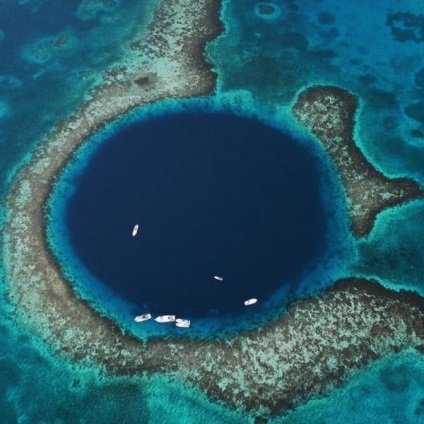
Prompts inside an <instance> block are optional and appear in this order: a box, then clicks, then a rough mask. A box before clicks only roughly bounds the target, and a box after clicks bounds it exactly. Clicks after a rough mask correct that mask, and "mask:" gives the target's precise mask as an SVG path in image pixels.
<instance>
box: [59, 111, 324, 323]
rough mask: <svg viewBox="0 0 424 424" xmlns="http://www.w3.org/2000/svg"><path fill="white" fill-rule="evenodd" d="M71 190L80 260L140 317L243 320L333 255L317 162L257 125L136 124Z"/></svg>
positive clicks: (215, 119)
mask: <svg viewBox="0 0 424 424" xmlns="http://www.w3.org/2000/svg"><path fill="white" fill-rule="evenodd" d="M74 183H75V185H76V190H75V193H74V195H73V196H72V197H71V198H70V200H69V202H68V205H67V217H66V220H67V223H68V230H69V234H70V240H71V243H72V246H73V248H74V250H75V252H76V253H77V254H78V255H79V256H80V258H81V260H82V261H83V262H84V264H85V265H86V267H87V268H88V269H89V270H90V271H91V272H92V273H93V274H94V275H95V276H96V277H97V278H98V279H99V280H100V281H101V282H103V283H104V284H105V285H107V286H108V287H109V288H112V289H113V291H114V292H115V293H117V294H119V295H120V296H121V297H122V298H124V299H125V300H127V301H129V302H131V303H135V304H137V305H139V307H140V310H142V311H144V312H154V313H158V314H171V313H172V314H174V313H175V314H178V315H187V316H190V317H192V318H193V317H198V316H207V315H209V314H211V313H214V314H215V313H216V312H218V313H219V314H228V313H235V312H236V313H237V312H240V311H242V310H244V309H245V306H244V304H243V301H244V300H246V299H248V298H251V297H255V298H258V299H259V300H260V301H263V300H266V299H268V298H269V297H270V296H272V294H273V293H274V292H275V291H276V290H277V289H278V288H280V287H281V286H283V285H287V284H292V285H295V284H296V283H297V282H298V280H299V277H300V274H301V272H302V271H304V270H305V269H306V268H307V266H308V265H310V264H311V262H312V260H313V259H314V258H315V257H316V256H317V255H318V254H320V253H321V252H322V250H323V249H324V248H325V240H324V238H325V227H326V216H325V213H324V209H323V205H322V202H321V197H320V174H319V167H318V161H317V159H316V157H314V156H313V155H312V154H311V153H310V151H309V150H308V149H307V148H306V147H305V146H304V145H302V144H301V143H300V142H298V141H296V140H294V139H292V138H291V137H290V136H289V135H287V134H284V133H282V132H280V131H278V130H276V129H274V128H271V127H269V126H267V125H265V124H263V123H260V122H259V121H256V120H253V119H247V118H241V117H237V116H236V115H231V114H224V113H200V112H199V113H193V112H184V113H178V114H168V115H165V116H162V117H157V118H154V119H151V120H149V121H143V122H141V123H138V124H133V125H131V126H130V127H129V128H126V129H124V130H122V131H120V132H118V133H117V134H115V135H114V136H112V137H110V139H108V140H105V142H104V143H103V145H102V146H101V147H100V148H99V150H98V151H97V152H96V153H95V155H94V156H93V157H92V158H91V160H90V162H89V165H88V167H87V168H86V170H85V171H84V173H83V174H82V175H80V176H79V177H78V181H76V182H74ZM135 224H139V226H140V229H139V232H138V234H137V236H136V237H132V235H131V231H132V228H133V226H134V225H135ZM214 275H218V276H221V277H222V278H223V279H224V280H223V281H217V280H215V279H214V278H213V276H214Z"/></svg>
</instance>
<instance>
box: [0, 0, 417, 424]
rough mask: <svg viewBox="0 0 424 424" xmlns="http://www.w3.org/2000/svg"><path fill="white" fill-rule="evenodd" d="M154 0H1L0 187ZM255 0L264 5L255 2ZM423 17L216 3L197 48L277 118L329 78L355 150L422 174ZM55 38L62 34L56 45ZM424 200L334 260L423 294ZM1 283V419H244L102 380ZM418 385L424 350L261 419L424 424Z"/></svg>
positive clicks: (223, 86)
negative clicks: (351, 108) (10, 298)
mask: <svg viewBox="0 0 424 424" xmlns="http://www.w3.org/2000/svg"><path fill="white" fill-rule="evenodd" d="M153 3H154V1H153V0H151V2H147V3H146V2H135V1H129V0H127V1H125V0H122V1H111V2H107V3H106V5H102V3H99V2H90V1H85V0H83V1H81V2H75V3H74V4H73V5H70V2H65V1H56V2H52V1H50V2H49V1H41V0H28V1H21V2H15V1H12V0H3V1H2V2H1V3H0V12H1V13H0V52H1V53H2V60H1V61H0V148H1V153H2V154H1V156H0V181H1V184H0V195H1V196H2V198H4V196H5V194H6V192H7V186H8V183H9V181H10V179H11V178H12V175H13V174H14V172H15V170H16V168H17V166H18V165H19V163H21V162H22V161H25V160H26V158H27V156H28V155H29V154H30V153H31V152H32V151H33V149H34V146H35V145H36V144H37V143H38V142H39V141H40V140H41V139H42V138H43V136H44V135H45V134H46V133H47V132H48V131H49V129H51V127H52V126H53V125H54V123H56V122H57V121H59V120H60V119H61V118H63V117H66V116H68V115H69V114H71V113H72V111H73V110H75V109H76V108H77V106H78V105H79V104H80V103H81V102H82V101H83V99H85V98H87V97H89V95H90V94H89V90H90V88H92V87H93V86H94V85H95V84H97V83H99V82H100V81H101V74H102V72H103V70H104V69H105V68H107V67H108V66H113V65H114V64H116V63H118V62H119V60H120V58H121V57H123V56H124V55H125V53H126V52H125V48H124V47H125V45H126V43H127V41H128V40H130V39H131V37H132V36H133V34H134V33H135V32H136V31H137V30H138V29H139V26H140V25H142V24H143V22H144V20H145V19H146V17H147V15H148V7H149V6H150V5H151V4H153ZM261 5H262V6H264V5H265V6H272V7H274V8H275V11H274V13H272V14H270V15H264V13H261V10H263V9H261ZM423 15H424V6H423V4H422V3H421V2H418V1H414V0H410V1H407V0H403V1H400V2H396V4H394V2H392V1H390V0H384V1H380V2H378V4H377V3H375V2H374V3H370V2H368V1H365V0H361V1H358V2H354V3H349V4H347V3H343V4H342V3H340V2H335V1H334V0H333V1H330V0H322V1H312V0H310V1H297V2H296V1H276V2H254V1H243V2H236V1H225V2H224V7H223V12H222V18H223V21H224V23H225V25H226V32H225V34H224V35H223V36H221V37H220V38H219V39H217V40H216V41H215V42H213V43H211V44H210V45H209V47H208V57H209V58H210V60H211V61H212V63H213V65H214V67H215V69H216V70H217V72H218V75H219V87H218V91H217V94H216V98H217V102H219V103H222V104H223V105H225V106H226V107H231V108H235V107H242V108H243V110H244V111H245V112H246V113H249V112H250V113H252V114H256V115H259V116H266V117H268V118H269V117H271V118H269V119H270V120H273V119H274V120H275V119H276V116H279V117H283V118H287V117H289V114H288V108H289V106H290V102H292V100H293V96H294V95H295V94H296V93H297V92H298V91H299V90H300V89H302V87H303V86H305V85H313V84H316V83H326V84H336V85H340V86H341V87H343V88H347V89H349V90H351V91H352V92H354V93H356V94H358V95H359V96H360V98H361V110H360V114H359V116H358V127H357V133H356V136H357V141H358V143H359V144H360V146H361V147H362V148H363V150H364V151H365V153H366V155H367V157H368V158H370V159H371V160H372V162H373V163H374V165H375V166H376V167H378V168H379V169H381V170H383V171H384V172H385V173H387V174H388V175H391V176H399V175H402V176H409V177H413V178H415V179H416V180H418V181H419V182H420V183H423V182H424V168H423V166H422V164H423V163H424V161H423V160H424V148H423V147H424V135H423V134H424V123H423V115H422V110H423V109H424V108H423V102H424V94H423V83H422V73H423V71H422V69H423V68H424V56H423V55H422V48H423V45H424V42H423V37H422V34H423V31H424V25H423V19H424V18H423ZM62 37H65V38H66V40H67V43H65V45H63V46H62V47H60V45H61V43H57V41H58V40H59V39H61V38H62ZM370 40H372V42H370ZM240 105H241V106H240ZM268 118H267V119H268ZM288 119H289V118H288ZM423 206H424V205H423V203H422V202H421V203H420V202H417V203H414V204H409V205H405V206H402V207H399V208H396V209H393V210H391V211H387V212H385V213H384V214H382V216H381V217H380V218H379V220H378V222H377V224H376V227H375V230H374V231H373V233H372V234H370V236H369V237H367V238H366V239H364V240H361V241H359V242H358V243H357V245H356V246H355V249H357V256H356V257H355V258H354V259H355V260H354V261H353V263H351V262H350V261H349V260H348V259H345V263H343V264H342V265H343V266H341V268H344V269H345V271H344V272H346V269H350V270H351V271H352V272H354V273H356V274H360V275H364V276H373V277H376V278H378V279H379V280H380V281H381V282H382V283H383V284H385V285H387V286H390V287H391V288H395V289H396V288H398V289H400V288H409V289H415V290H417V291H419V292H420V293H422V291H423V282H422V278H421V276H422V275H423V271H424V261H423V260H421V258H422V256H423V249H424V246H423V244H422V240H423V239H424V237H423V231H424V228H423V216H424V215H423ZM352 249H353V248H352ZM355 249H353V250H355ZM347 256H348V255H347ZM343 258H345V256H342V259H343ZM324 286H325V284H324ZM1 287H2V298H1V300H2V301H1V304H0V314H1V315H0V318H1V323H0V345H1V346H2V349H1V350H0V355H1V358H0V361H1V362H0V377H1V378H0V390H1V394H0V402H1V404H0V408H1V411H2V422H5V423H16V422H20V423H40V422H47V423H50V422H63V423H75V422H80V423H83V422H101V423H107V422H110V423H115V422H127V423H132V422H142V423H167V422H169V423H171V422H172V423H191V422H193V423H197V422H213V423H215V422H216V423H246V422H247V423H248V422H254V420H253V418H252V417H247V416H243V415H241V414H240V413H236V412H232V411H229V410H228V409H226V408H225V407H222V406H217V405H216V404H214V403H212V402H210V401H208V400H207V399H205V397H204V396H203V395H202V394H200V393H197V392H196V391H194V390H188V389H186V388H184V387H179V386H177V385H176V384H175V383H171V382H169V381H167V380H166V379H165V378H162V377H157V378H153V379H149V380H143V379H140V380H135V379H131V380H126V379H124V378H122V379H111V378H108V377H106V376H104V375H101V374H98V371H97V370H94V369H86V368H79V367H78V365H76V364H69V363H64V362H63V361H62V360H61V359H59V358H57V357H55V356H52V355H51V353H50V351H49V350H48V348H46V347H45V346H42V345H40V344H39V343H38V341H37V339H36V338H35V337H33V336H32V335H31V334H28V333H27V332H26V331H25V329H24V328H21V327H19V325H17V323H16V320H15V319H14V310H13V308H12V307H11V306H10V305H9V304H8V303H7V301H6V297H5V293H4V284H2V285H1ZM423 399H424V365H423V359H422V357H421V356H419V355H418V354H416V353H414V352H407V353H404V354H399V355H398V356H394V357H391V358H387V359H385V360H382V361H381V362H379V363H377V364H375V365H374V366H372V367H370V368H367V369H365V370H363V371H361V372H360V373H358V374H357V375H356V376H355V377H354V378H353V379H351V381H350V382H348V383H347V385H346V387H345V388H340V389H337V390H335V391H333V392H332V393H330V394H329V395H328V396H327V397H326V398H323V399H319V400H314V401H311V402H309V403H308V404H306V405H305V406H303V407H301V408H299V409H298V410H297V411H295V412H294V413H291V414H289V415H288V416H286V417H283V418H278V419H275V420H273V421H271V422H275V423H278V422H281V423H322V422H325V423H338V422H342V421H343V422H345V423H363V422H380V423H393V422H399V423H420V422H424V415H423V409H424V408H423V406H422V405H423ZM123 405H124V407H123Z"/></svg>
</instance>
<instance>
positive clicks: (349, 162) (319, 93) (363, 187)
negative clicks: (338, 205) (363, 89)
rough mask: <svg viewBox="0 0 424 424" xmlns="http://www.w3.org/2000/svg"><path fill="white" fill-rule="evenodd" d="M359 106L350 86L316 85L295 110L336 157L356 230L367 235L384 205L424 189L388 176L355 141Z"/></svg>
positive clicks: (389, 204) (387, 205)
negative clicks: (375, 165)
mask: <svg viewBox="0 0 424 424" xmlns="http://www.w3.org/2000/svg"><path fill="white" fill-rule="evenodd" d="M357 107H358V100H357V98H356V97H355V96H354V95H353V94H351V93H349V92H347V91H346V90H343V89H341V88H338V87H332V86H315V87H311V88H309V89H307V90H305V91H303V92H302V93H301V94H300V95H299V97H298V99H297V102H296V104H295V105H294V107H293V114H294V116H295V117H296V119H297V120H298V121H299V122H300V123H301V124H302V125H304V126H305V127H306V128H308V129H309V130H310V131H311V132H312V133H313V134H314V135H315V136H316V137H317V139H318V140H319V142H321V143H322V145H323V147H324V149H325V150H326V151H327V152H328V154H329V155H330V157H331V159H332V160H333V162H334V164H335V166H336V169H337V171H338V173H339V175H340V178H341V180H342V183H343V186H344V189H345V193H346V196H347V201H348V207H349V213H350V217H351V219H352V228H353V231H354V233H355V234H356V235H358V236H364V235H366V234H367V233H369V231H370V230H371V228H372V226H373V224H374V220H375V217H376V215H377V214H378V213H379V212H381V211H382V210H383V209H385V208H388V207H390V206H395V205H399V204H401V203H404V202H406V201H408V200H411V199H414V198H417V197H422V196H423V195H424V192H423V191H422V190H421V189H420V187H419V186H418V184H417V183H415V182H414V181H413V180H410V179H408V178H396V179H390V178H387V177H386V176H384V175H383V174H382V173H381V172H379V171H378V170H376V169H375V168H374V167H373V165H372V164H371V163H369V162H368V160H367V159H366V158H365V156H364V155H363V153H362V152H361V150H360V149H359V148H358V146H357V145H356V144H355V141H354V127H355V113H356V110H357Z"/></svg>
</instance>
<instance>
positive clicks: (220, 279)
mask: <svg viewBox="0 0 424 424" xmlns="http://www.w3.org/2000/svg"><path fill="white" fill-rule="evenodd" d="M213 278H215V280H218V281H223V280H224V279H223V278H222V277H220V276H218V275H214V276H213Z"/></svg>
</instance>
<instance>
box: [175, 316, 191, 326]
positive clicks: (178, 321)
mask: <svg viewBox="0 0 424 424" xmlns="http://www.w3.org/2000/svg"><path fill="white" fill-rule="evenodd" d="M175 321H176V322H175V325H176V326H177V327H183V328H188V327H190V324H191V323H190V320H188V319H182V318H177V319H176V320H175Z"/></svg>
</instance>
